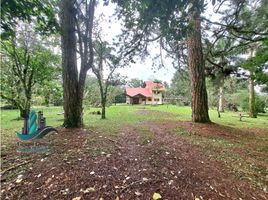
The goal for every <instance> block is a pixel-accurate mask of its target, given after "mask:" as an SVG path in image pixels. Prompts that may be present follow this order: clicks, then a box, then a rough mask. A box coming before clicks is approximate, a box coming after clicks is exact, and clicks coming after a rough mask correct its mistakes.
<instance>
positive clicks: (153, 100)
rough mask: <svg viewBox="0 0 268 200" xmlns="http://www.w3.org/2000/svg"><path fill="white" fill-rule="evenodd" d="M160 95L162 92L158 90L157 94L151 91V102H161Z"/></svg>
mask: <svg viewBox="0 0 268 200" xmlns="http://www.w3.org/2000/svg"><path fill="white" fill-rule="evenodd" d="M162 95H163V94H162V92H159V93H158V94H156V93H154V92H153V98H152V104H163V97H162Z"/></svg>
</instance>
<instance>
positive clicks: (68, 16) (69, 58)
mask: <svg viewBox="0 0 268 200" xmlns="http://www.w3.org/2000/svg"><path fill="white" fill-rule="evenodd" d="M74 3H75V0H62V2H61V16H60V17H61V30H62V32H61V42H62V67H63V88H64V91H63V94H64V126H65V127H73V128H75V127H81V126H82V125H83V116H82V113H83V111H82V102H83V100H82V99H81V95H80V92H79V83H78V71H77V58H76V35H75V13H76V10H75V7H74Z"/></svg>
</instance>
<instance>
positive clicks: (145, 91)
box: [126, 88, 152, 97]
mask: <svg viewBox="0 0 268 200" xmlns="http://www.w3.org/2000/svg"><path fill="white" fill-rule="evenodd" d="M126 94H127V95H128V96H130V97H134V96H137V95H142V96H145V97H152V92H151V90H150V88H126Z"/></svg>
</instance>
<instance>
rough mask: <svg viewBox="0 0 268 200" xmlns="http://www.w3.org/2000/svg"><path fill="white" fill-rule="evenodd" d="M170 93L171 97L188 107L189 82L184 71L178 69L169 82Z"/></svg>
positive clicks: (189, 96)
mask: <svg viewBox="0 0 268 200" xmlns="http://www.w3.org/2000/svg"><path fill="white" fill-rule="evenodd" d="M170 92H171V96H172V97H174V98H178V99H181V101H183V102H184V104H186V105H190V102H191V82H190V79H189V76H188V72H187V71H186V70H183V69H179V70H177V71H176V72H175V74H174V76H173V78H172V80H171V85H170Z"/></svg>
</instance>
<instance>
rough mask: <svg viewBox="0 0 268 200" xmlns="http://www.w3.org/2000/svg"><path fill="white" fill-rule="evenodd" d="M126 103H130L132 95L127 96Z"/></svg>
mask: <svg viewBox="0 0 268 200" xmlns="http://www.w3.org/2000/svg"><path fill="white" fill-rule="evenodd" d="M126 103H127V104H130V97H129V96H126Z"/></svg>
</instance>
